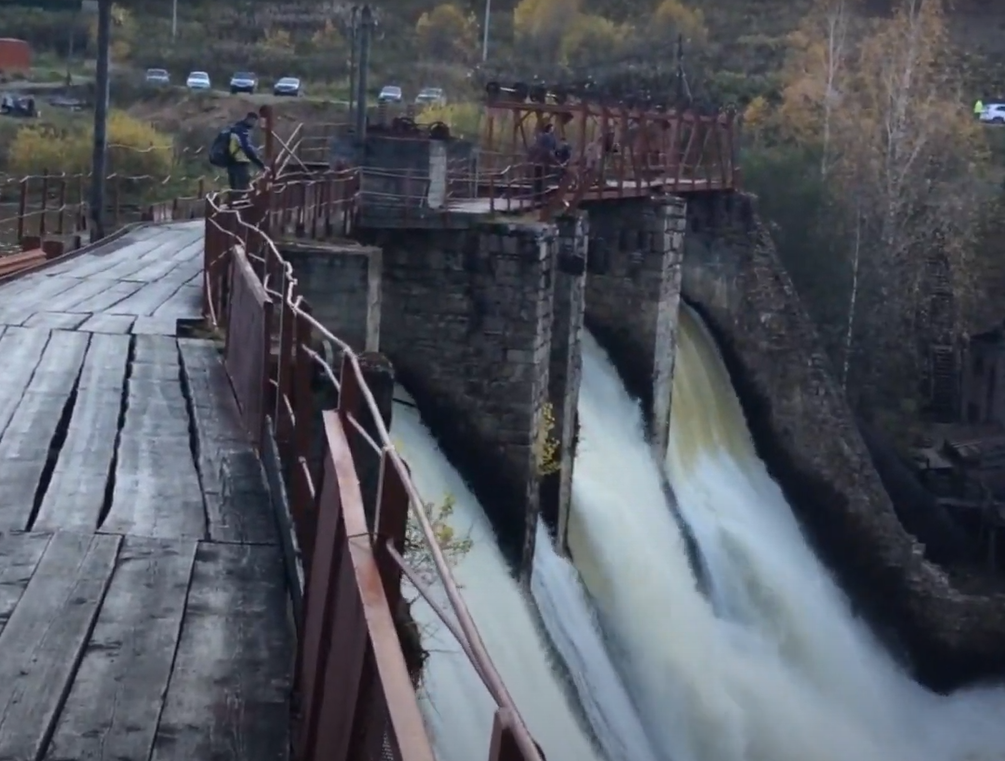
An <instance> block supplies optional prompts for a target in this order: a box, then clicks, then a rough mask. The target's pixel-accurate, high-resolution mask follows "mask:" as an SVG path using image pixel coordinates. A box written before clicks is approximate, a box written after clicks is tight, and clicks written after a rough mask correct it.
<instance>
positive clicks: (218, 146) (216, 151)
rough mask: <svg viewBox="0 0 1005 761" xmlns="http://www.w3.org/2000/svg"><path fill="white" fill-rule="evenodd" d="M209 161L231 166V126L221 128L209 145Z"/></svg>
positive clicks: (213, 163)
mask: <svg viewBox="0 0 1005 761" xmlns="http://www.w3.org/2000/svg"><path fill="white" fill-rule="evenodd" d="M209 163H210V164H212V165H213V166H219V167H227V166H230V127H227V128H226V129H223V130H220V132H219V134H218V135H217V136H216V137H215V138H213V143H212V145H210V146H209Z"/></svg>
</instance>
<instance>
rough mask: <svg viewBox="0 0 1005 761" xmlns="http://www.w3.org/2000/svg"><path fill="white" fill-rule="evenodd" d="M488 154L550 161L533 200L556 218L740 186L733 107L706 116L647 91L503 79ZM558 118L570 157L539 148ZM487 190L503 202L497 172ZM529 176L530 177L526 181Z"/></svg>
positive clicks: (495, 96)
mask: <svg viewBox="0 0 1005 761" xmlns="http://www.w3.org/2000/svg"><path fill="white" fill-rule="evenodd" d="M485 109H486V121H485V128H484V134H483V135H482V141H483V146H484V149H485V150H484V154H485V155H487V156H488V157H489V160H490V161H491V159H492V158H493V157H500V156H501V157H503V158H504V161H505V162H507V166H512V165H514V164H519V163H520V162H521V161H523V162H527V161H529V162H530V164H532V165H534V164H536V165H538V166H541V164H542V163H544V164H546V166H545V167H544V172H543V173H544V174H545V175H546V177H547V180H546V181H545V182H543V183H542V182H539V183H538V187H537V190H536V192H533V191H532V193H531V195H532V196H535V198H534V202H533V204H532V205H533V206H535V207H540V208H541V209H542V213H541V216H542V218H543V219H548V218H550V217H552V216H554V214H556V213H558V212H559V211H561V210H563V209H569V208H575V207H576V206H578V205H579V204H580V203H581V202H583V201H590V200H601V199H616V198H629V197H639V196H645V195H649V194H651V193H654V192H665V193H673V194H676V195H689V194H693V193H701V192H711V191H722V190H730V189H733V188H736V187H738V185H739V179H740V177H739V167H738V165H737V161H736V143H735V141H734V124H735V122H736V115H735V114H734V113H733V112H732V111H722V112H717V113H713V114H699V113H697V112H694V111H680V110H676V109H672V108H667V107H664V106H662V105H658V104H654V103H652V102H651V101H649V100H648V99H645V98H638V99H620V100H614V99H611V98H604V97H597V96H595V95H593V94H591V93H589V92H584V91H579V92H570V91H568V90H565V89H562V88H552V89H549V88H547V87H545V86H543V85H535V86H527V85H523V84H515V85H509V86H504V85H501V84H499V83H497V82H492V83H489V84H488V85H487V86H486V98H485ZM546 125H551V126H552V127H553V131H554V133H555V135H556V138H557V140H558V141H559V144H560V145H564V146H565V148H566V153H567V155H566V159H565V161H564V162H561V163H559V162H547V161H545V162H542V160H541V158H540V156H536V155H535V150H534V147H535V144H536V142H537V140H538V136H539V135H540V133H541V132H542V131H543V130H544V129H545V127H546ZM493 169H495V172H492V171H490V172H489V173H488V177H489V184H490V187H489V188H488V189H487V195H488V196H489V198H491V199H492V200H493V204H492V210H495V203H494V201H495V200H496V196H497V193H496V188H495V187H493V186H492V179H491V178H492V177H493V175H494V174H496V173H499V172H500V171H502V167H494V168H493ZM527 184H528V183H526V182H525V186H526V185H527Z"/></svg>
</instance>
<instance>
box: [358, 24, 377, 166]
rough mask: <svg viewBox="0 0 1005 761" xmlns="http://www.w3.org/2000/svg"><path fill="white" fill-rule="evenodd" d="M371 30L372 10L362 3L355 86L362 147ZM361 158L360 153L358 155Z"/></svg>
mask: <svg viewBox="0 0 1005 761" xmlns="http://www.w3.org/2000/svg"><path fill="white" fill-rule="evenodd" d="M372 30H373V11H372V10H371V9H370V6H369V5H364V6H363V8H362V9H361V10H360V14H359V78H358V81H357V86H356V140H357V141H358V144H359V146H360V152H361V154H362V148H363V145H364V142H365V140H366V78H367V77H366V75H367V69H368V68H369V66H370V32H371V31H372ZM360 158H361V159H362V155H361V156H360Z"/></svg>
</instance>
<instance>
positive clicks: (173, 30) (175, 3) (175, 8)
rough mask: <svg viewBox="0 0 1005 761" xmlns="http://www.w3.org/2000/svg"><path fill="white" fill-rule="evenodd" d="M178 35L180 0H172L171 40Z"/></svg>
mask: <svg viewBox="0 0 1005 761" xmlns="http://www.w3.org/2000/svg"><path fill="white" fill-rule="evenodd" d="M177 37H178V0H171V42H174V41H175V39H176V38H177Z"/></svg>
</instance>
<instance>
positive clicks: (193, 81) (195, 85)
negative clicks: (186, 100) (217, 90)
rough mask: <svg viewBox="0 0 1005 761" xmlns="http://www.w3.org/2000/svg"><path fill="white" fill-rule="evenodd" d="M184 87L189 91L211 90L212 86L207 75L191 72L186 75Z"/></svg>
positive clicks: (200, 72)
mask: <svg viewBox="0 0 1005 761" xmlns="http://www.w3.org/2000/svg"><path fill="white" fill-rule="evenodd" d="M185 86H186V87H187V88H188V89H189V90H211V89H213V85H212V84H210V81H209V74H207V73H206V72H205V71H193V72H192V73H191V74H189V75H188V79H186V80H185Z"/></svg>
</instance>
